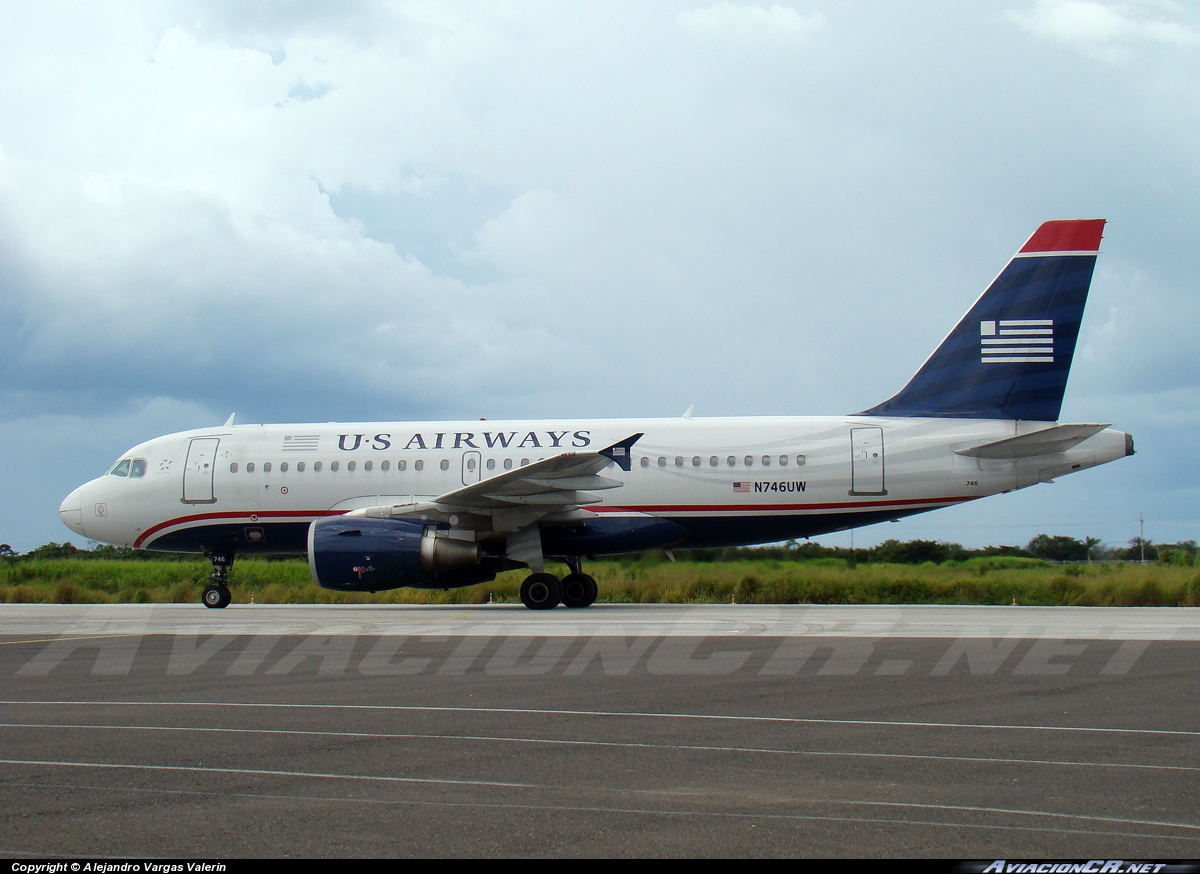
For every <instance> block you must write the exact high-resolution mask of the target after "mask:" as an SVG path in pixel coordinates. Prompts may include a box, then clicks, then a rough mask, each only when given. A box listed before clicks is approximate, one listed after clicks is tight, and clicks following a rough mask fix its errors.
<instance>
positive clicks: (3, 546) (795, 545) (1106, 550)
mask: <svg viewBox="0 0 1200 874" xmlns="http://www.w3.org/2000/svg"><path fill="white" fill-rule="evenodd" d="M1198 553H1200V548H1198V547H1197V544H1196V541H1195V540H1184V541H1181V542H1179V543H1162V544H1160V543H1154V542H1152V541H1150V540H1142V539H1141V538H1139V537H1135V538H1133V539H1132V540H1130V541H1129V545H1128V546H1121V547H1116V546H1108V545H1105V544H1104V543H1102V542H1101V541H1100V540H1099V539H1097V538H1095V537H1085V538H1084V539H1083V540H1078V539H1076V538H1074V537H1067V536H1065V535H1061V534H1058V535H1050V534H1039V535H1037V536H1036V537H1034V538H1033V539H1032V540H1030V541H1029V542H1028V543H1027V544H1025V546H984V547H981V548H977V549H968V548H966V547H964V546H963V545H962V544H959V543H946V542H944V541H941V540H906V541H900V540H885V541H883V543H880V544H879V545H878V546H872V547H867V548H857V549H851V548H849V547H845V546H823V545H822V544H820V543H814V542H812V541H795V540H790V541H788V542H787V543H783V544H778V545H773V546H741V547H727V548H724V549H690V550H675V551H674V553H673V556H674V557H677V558H680V559H683V560H685V561H696V562H726V561H755V560H762V559H775V560H791V561H804V560H811V559H820V558H836V559H841V560H843V561H846V562H847V563H849V564H851V565H853V564H857V563H859V562H862V563H868V564H869V563H873V562H876V563H883V564H925V563H926V562H932V563H934V564H941V563H943V562H947V561H966V560H968V559H972V558H994V557H1010V558H1029V559H1041V560H1042V561H1054V562H1087V561H1143V560H1144V561H1148V562H1158V563H1161V564H1170V565H1181V566H1188V567H1191V566H1193V565H1195V564H1197V563H1198V558H1200V556H1198ZM662 555H663V554H662V552H661V551H659V552H653V553H646V554H641V555H633V556H628V557H625V559H624V560H626V561H645V560H660V559H661V557H662ZM63 558H74V559H88V560H96V561H105V560H109V561H111V560H116V559H120V560H124V561H194V560H195V559H196V558H197V556H194V555H180V554H177V553H163V552H145V551H143V550H140V549H125V548H123V547H119V546H106V545H96V546H94V547H93V548H91V549H79V548H78V547H76V546H74V545H73V544H71V543H46V544H43V545H42V546H39V547H37V548H36V549H31V550H30V551H29V552H25V553H18V552H16V551H14V550H13V548H12V547H11V546H9V545H8V544H7V543H0V561H4V562H19V561H40V560H46V559H63ZM260 558H266V559H269V560H278V561H291V560H294V561H303V560H305V559H304V557H303V556H260Z"/></svg>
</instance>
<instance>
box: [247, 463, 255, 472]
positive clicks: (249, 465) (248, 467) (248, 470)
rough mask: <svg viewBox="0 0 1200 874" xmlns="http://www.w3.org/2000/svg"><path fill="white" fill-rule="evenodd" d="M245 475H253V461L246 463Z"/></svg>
mask: <svg viewBox="0 0 1200 874" xmlns="http://www.w3.org/2000/svg"><path fill="white" fill-rule="evenodd" d="M246 473H254V462H253V461H248V462H246Z"/></svg>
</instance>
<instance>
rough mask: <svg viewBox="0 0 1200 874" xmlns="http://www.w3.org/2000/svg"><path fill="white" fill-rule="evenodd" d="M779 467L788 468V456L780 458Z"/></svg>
mask: <svg viewBox="0 0 1200 874" xmlns="http://www.w3.org/2000/svg"><path fill="white" fill-rule="evenodd" d="M779 466H780V467H787V456H786V455H781V456H779Z"/></svg>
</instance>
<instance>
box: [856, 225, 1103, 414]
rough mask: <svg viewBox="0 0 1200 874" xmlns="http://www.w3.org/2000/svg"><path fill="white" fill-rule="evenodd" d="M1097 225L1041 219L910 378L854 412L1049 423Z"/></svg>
mask: <svg viewBox="0 0 1200 874" xmlns="http://www.w3.org/2000/svg"><path fill="white" fill-rule="evenodd" d="M1103 231H1104V219H1075V220H1070V221H1050V222H1046V223H1045V224H1043V225H1042V226H1041V227H1040V228H1038V229H1037V230H1036V231H1035V232H1034V234H1033V236H1032V237H1030V238H1029V240H1028V242H1026V243H1025V245H1024V246H1022V247H1021V250H1020V251H1019V252H1018V253H1017V254H1016V255H1015V256H1013V259H1012V260H1011V261H1009V262H1008V266H1007V267H1005V268H1004V270H1003V271H1002V272H1001V273H1000V275H999V276H998V277H996V279H995V281H993V282H992V284H991V285H990V286H989V287H988V290H987V291H985V292H984V293H983V296H982V297H980V298H979V300H977V301H976V302H975V305H974V306H973V307H971V309H970V311H969V312H968V313H967V314H966V316H964V317H963V319H962V321H961V322H959V323H958V325H957V327H955V328H954V330H953V331H951V332H950V334H949V336H947V337H946V339H945V340H943V341H942V345H940V346H939V347H938V348H937V351H935V352H934V353H933V354H932V355H931V356H929V360H928V361H926V362H925V364H924V366H922V367H921V369H920V370H919V371H917V374H916V376H914V377H913V378H912V379H911V380H910V381H909V383H908V385H906V386H905V387H904V388H903V389H902V390H901V391H900V393H899V394H897V395H896V396H895V397H892V398H891V399H889V400H886V401H884V402H883V403H882V404H879V405H878V406H876V407H872V408H871V409H869V410H864V411H863V412H862V413H860V414H859V415H865V416H935V417H958V418H975V419H1031V420H1037V421H1043V422H1053V421H1056V420H1057V419H1058V412H1059V410H1060V409H1061V407H1062V398H1063V391H1064V390H1065V389H1066V386H1067V375H1068V374H1069V373H1070V372H1071V360H1072V358H1073V357H1074V355H1075V342H1076V340H1077V339H1078V338H1079V326H1080V323H1081V322H1082V320H1083V308H1084V304H1086V303H1087V294H1088V288H1089V286H1090V285H1091V281H1092V271H1093V269H1094V268H1095V266H1096V255H1097V253H1098V252H1099V250H1100V238H1101V236H1102V234H1103Z"/></svg>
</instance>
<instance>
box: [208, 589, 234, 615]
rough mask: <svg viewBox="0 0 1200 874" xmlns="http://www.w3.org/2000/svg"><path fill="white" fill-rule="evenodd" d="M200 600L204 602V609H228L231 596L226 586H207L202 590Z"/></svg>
mask: <svg viewBox="0 0 1200 874" xmlns="http://www.w3.org/2000/svg"><path fill="white" fill-rule="evenodd" d="M200 600H201V601H203V602H204V606H205V607H211V608H214V609H216V608H221V607H228V606H229V602H230V601H232V600H233V595H232V594H231V593H230V591H229V587H228V586H208V587H206V588H205V589H204V594H203V595H201V596H200Z"/></svg>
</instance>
